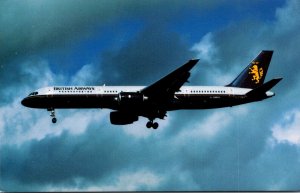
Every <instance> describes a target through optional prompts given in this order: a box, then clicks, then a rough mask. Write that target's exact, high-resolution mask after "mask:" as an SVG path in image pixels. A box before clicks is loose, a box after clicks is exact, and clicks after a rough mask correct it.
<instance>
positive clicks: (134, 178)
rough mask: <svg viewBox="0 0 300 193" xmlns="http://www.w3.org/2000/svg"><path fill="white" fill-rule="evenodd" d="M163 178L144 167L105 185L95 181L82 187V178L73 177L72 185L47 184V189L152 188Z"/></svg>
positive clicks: (102, 189)
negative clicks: (73, 182) (93, 183)
mask: <svg viewBox="0 0 300 193" xmlns="http://www.w3.org/2000/svg"><path fill="white" fill-rule="evenodd" d="M163 180H164V178H163V177H161V176H159V175H157V174H156V173H153V172H151V171H149V170H146V169H141V170H139V171H136V172H125V173H121V174H120V175H118V176H116V177H114V178H112V180H110V181H109V183H108V184H107V185H103V184H98V185H97V183H95V185H92V186H88V187H82V186H81V185H82V184H83V180H82V179H80V178H79V179H75V184H73V185H72V187H71V188H70V187H66V186H64V187H59V186H56V187H53V186H49V187H48V188H47V191H138V190H141V189H143V190H145V187H146V188H147V189H154V188H155V187H158V186H159V185H160V183H161V182H162V181H163Z"/></svg>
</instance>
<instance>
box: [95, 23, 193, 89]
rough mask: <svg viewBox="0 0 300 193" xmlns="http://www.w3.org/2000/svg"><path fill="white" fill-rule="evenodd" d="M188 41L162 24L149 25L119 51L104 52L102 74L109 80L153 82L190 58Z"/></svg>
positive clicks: (124, 83) (126, 83)
mask: <svg viewBox="0 0 300 193" xmlns="http://www.w3.org/2000/svg"><path fill="white" fill-rule="evenodd" d="M191 56H192V55H191V53H190V52H189V51H188V45H187V44H185V43H184V42H183V41H182V40H181V39H180V37H179V36H178V35H177V34H174V33H172V32H170V31H168V30H166V29H165V27H164V26H162V25H151V26H148V27H147V28H146V29H145V30H144V31H142V32H141V33H139V34H138V35H137V37H136V38H135V39H134V40H132V41H131V42H129V43H128V44H127V45H126V46H124V47H123V48H121V49H120V50H119V51H118V52H106V53H104V54H103V56H102V58H103V60H102V61H101V65H100V69H101V70H102V72H103V76H102V77H101V78H102V79H103V80H102V81H106V82H107V83H108V84H113V85H117V84H120V83H121V84H122V85H147V84H151V83H154V81H157V80H158V79H160V78H161V77H163V76H165V75H167V74H168V73H169V72H170V71H172V70H174V69H176V68H177V67H179V66H180V65H182V64H184V63H185V62H187V61H188V60H189V59H190V58H191Z"/></svg>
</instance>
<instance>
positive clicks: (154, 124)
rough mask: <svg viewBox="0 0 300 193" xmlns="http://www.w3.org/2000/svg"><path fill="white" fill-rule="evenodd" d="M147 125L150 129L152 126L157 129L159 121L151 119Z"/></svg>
mask: <svg viewBox="0 0 300 193" xmlns="http://www.w3.org/2000/svg"><path fill="white" fill-rule="evenodd" d="M146 127H147V128H148V129H150V128H151V127H152V128H153V129H157V128H158V123H157V122H153V120H150V121H148V122H147V124H146Z"/></svg>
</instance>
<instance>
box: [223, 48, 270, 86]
mask: <svg viewBox="0 0 300 193" xmlns="http://www.w3.org/2000/svg"><path fill="white" fill-rule="evenodd" d="M272 55H273V51H268V50H263V51H261V52H260V53H259V55H258V56H257V57H256V58H255V59H254V60H252V62H251V63H250V64H249V65H248V66H247V67H246V68H245V69H244V70H243V71H242V72H241V73H240V74H239V76H238V77H236V79H234V81H232V82H231V83H230V84H229V85H227V86H232V87H241V88H252V89H254V88H257V87H259V86H261V85H262V84H263V83H264V80H265V77H266V74H267V71H268V68H269V64H270V61H271V58H272Z"/></svg>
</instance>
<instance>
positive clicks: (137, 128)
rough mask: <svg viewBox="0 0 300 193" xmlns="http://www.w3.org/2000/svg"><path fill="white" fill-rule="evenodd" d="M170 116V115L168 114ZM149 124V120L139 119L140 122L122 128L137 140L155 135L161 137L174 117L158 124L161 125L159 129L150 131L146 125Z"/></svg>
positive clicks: (169, 117)
mask: <svg viewBox="0 0 300 193" xmlns="http://www.w3.org/2000/svg"><path fill="white" fill-rule="evenodd" d="M168 115H170V114H168ZM147 122H148V119H146V118H143V117H139V120H138V121H137V122H135V123H133V124H131V125H125V126H122V128H123V129H124V132H125V133H126V134H128V135H130V136H133V137H136V138H147V137H149V136H153V135H161V133H162V132H164V131H165V128H167V127H168V126H169V125H170V123H171V122H172V117H171V116H168V117H166V118H165V119H164V120H161V121H158V120H156V122H158V123H159V127H158V129H156V130H154V129H152V128H150V129H148V128H147V127H146V123H147Z"/></svg>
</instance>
